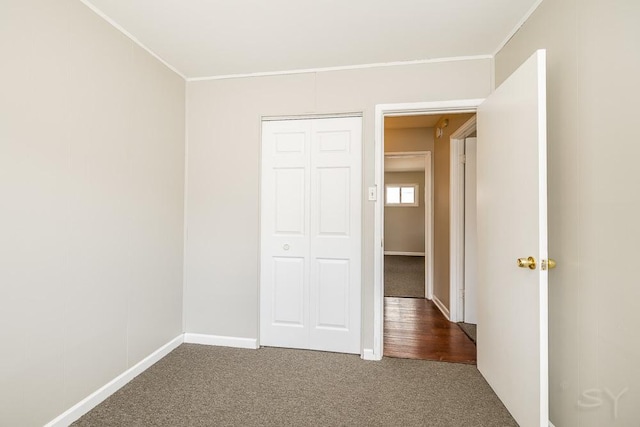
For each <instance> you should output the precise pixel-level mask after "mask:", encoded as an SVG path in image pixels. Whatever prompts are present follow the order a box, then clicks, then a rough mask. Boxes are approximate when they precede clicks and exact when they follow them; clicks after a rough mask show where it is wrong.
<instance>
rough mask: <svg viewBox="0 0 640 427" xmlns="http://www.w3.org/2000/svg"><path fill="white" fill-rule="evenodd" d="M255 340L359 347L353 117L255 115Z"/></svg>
mask: <svg viewBox="0 0 640 427" xmlns="http://www.w3.org/2000/svg"><path fill="white" fill-rule="evenodd" d="M262 139H263V147H262V149H263V152H262V198H261V209H262V213H261V274H260V343H261V345H266V346H278V347H291V348H305V349H314V350H325V351H336V352H344V353H360V333H361V331H360V328H361V327H360V311H361V307H360V305H361V284H360V276H361V254H360V252H361V187H362V184H361V179H362V178H361V153H362V151H361V150H362V142H361V140H362V119H361V118H360V117H346V118H322V119H305V120H286V121H268V122H263V137H262Z"/></svg>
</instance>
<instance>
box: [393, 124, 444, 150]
mask: <svg viewBox="0 0 640 427" xmlns="http://www.w3.org/2000/svg"><path fill="white" fill-rule="evenodd" d="M411 151H433V128H407V129H385V130H384V152H385V153H398V152H411Z"/></svg>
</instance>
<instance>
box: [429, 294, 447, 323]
mask: <svg viewBox="0 0 640 427" xmlns="http://www.w3.org/2000/svg"><path fill="white" fill-rule="evenodd" d="M432 301H433V303H434V304H435V305H436V307H438V308H439V309H440V311H441V312H442V314H444V317H446V318H447V320H451V317H450V316H449V309H448V308H447V307H445V305H444V304H443V303H442V301H440V300H439V299H438V297H437V296H435V295H434V296H433V300H432Z"/></svg>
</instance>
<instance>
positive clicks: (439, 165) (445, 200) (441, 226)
mask: <svg viewBox="0 0 640 427" xmlns="http://www.w3.org/2000/svg"><path fill="white" fill-rule="evenodd" d="M472 116H473V114H448V115H443V116H442V119H441V121H442V120H445V119H446V120H449V125H448V126H447V127H445V128H444V129H443V130H442V136H441V137H440V138H435V129H434V150H433V295H434V297H435V298H438V299H439V300H440V302H442V304H443V305H444V306H445V307H446V308H447V309H448V308H449V293H450V291H449V286H450V285H449V280H450V277H449V276H450V274H449V268H450V263H449V258H450V256H449V254H450V244H449V242H450V233H449V229H450V221H449V219H450V209H449V194H450V191H451V190H450V187H451V186H450V185H449V182H450V180H451V178H450V169H451V167H450V165H451V163H450V157H451V139H450V137H451V134H453V132H455V131H456V130H458V128H459V127H460V126H462V125H463V124H464V123H465V122H466V121H467V120H469V119H470V118H471V117H472Z"/></svg>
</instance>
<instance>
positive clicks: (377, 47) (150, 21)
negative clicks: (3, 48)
mask: <svg viewBox="0 0 640 427" xmlns="http://www.w3.org/2000/svg"><path fill="white" fill-rule="evenodd" d="M81 1H82V2H83V3H85V4H86V5H87V6H89V7H91V8H92V9H94V10H95V11H96V12H98V13H99V14H100V15H102V16H103V17H105V18H106V19H107V20H109V21H110V22H111V23H112V24H114V25H115V26H116V27H118V28H120V29H121V30H123V31H124V32H125V33H128V35H130V36H131V37H132V38H134V39H135V40H137V41H138V42H139V43H140V44H141V45H143V46H144V47H145V48H147V49H148V50H150V51H151V52H152V53H154V54H155V55H156V56H157V57H159V58H160V59H161V60H163V61H164V62H165V63H166V64H167V65H169V66H170V67H172V68H173V69H175V70H176V71H177V72H179V73H180V74H182V75H183V76H184V77H186V78H202V77H214V76H229V75H237V74H256V73H274V72H283V71H291V70H307V69H317V68H332V67H349V66H360V65H365V64H378V63H389V62H405V61H420V60H430V59H440V58H453V57H461V56H479V55H493V54H494V53H495V52H496V50H498V49H499V48H500V47H501V46H502V44H503V43H504V42H505V41H506V40H507V39H508V37H509V36H510V35H511V34H512V33H513V32H514V31H515V30H516V29H517V28H518V27H519V26H520V25H521V24H522V22H523V21H524V19H526V17H528V15H529V14H530V13H531V11H532V10H533V8H534V7H535V6H536V5H537V4H538V3H540V1H541V0H393V1H389V0H268V1H267V0H180V1H178V0H135V1H132V0H81Z"/></svg>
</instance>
